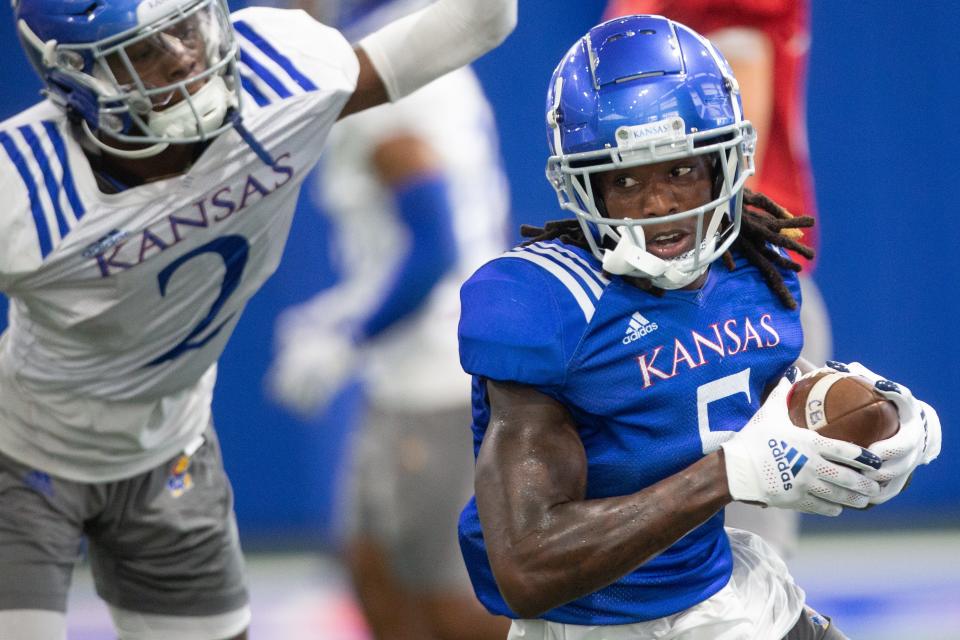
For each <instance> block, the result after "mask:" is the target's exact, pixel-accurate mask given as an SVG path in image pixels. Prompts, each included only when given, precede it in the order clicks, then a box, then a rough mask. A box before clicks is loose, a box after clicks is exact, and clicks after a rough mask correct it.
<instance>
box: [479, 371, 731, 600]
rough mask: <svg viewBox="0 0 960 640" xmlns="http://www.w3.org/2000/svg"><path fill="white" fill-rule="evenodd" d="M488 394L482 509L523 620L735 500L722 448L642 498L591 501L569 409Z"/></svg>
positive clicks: (500, 391)
mask: <svg viewBox="0 0 960 640" xmlns="http://www.w3.org/2000/svg"><path fill="white" fill-rule="evenodd" d="M487 391H488V393H489V396H490V406H491V411H492V415H491V420H490V426H489V427H488V430H487V433H486V436H485V437H484V440H483V445H482V447H481V448H480V454H479V457H478V459H477V468H476V496H477V508H478V511H479V514H480V522H481V524H482V526H483V531H484V537H485V539H486V542H487V549H488V552H489V555H490V561H491V564H492V567H493V571H494V574H495V576H496V579H497V584H498V585H499V587H500V590H501V592H502V593H503V596H504V598H505V599H506V601H507V603H508V604H509V605H510V607H511V608H512V609H513V610H514V611H515V612H517V613H518V614H519V615H520V616H521V617H524V618H533V617H536V616H538V615H540V614H541V613H543V612H544V611H547V610H549V609H552V608H554V607H556V606H559V605H561V604H564V603H566V602H569V601H571V600H574V599H576V598H578V597H580V596H583V595H586V594H589V593H592V592H594V591H597V590H598V589H600V588H601V587H604V586H606V585H608V584H610V583H612V582H614V581H615V580H617V579H618V578H620V577H622V576H624V575H626V574H628V573H630V572H631V571H633V570H634V569H636V568H637V567H638V566H639V565H641V564H643V563H644V562H646V561H647V560H649V559H650V558H652V557H654V556H656V555H657V554H659V553H660V552H662V551H663V550H664V549H666V548H668V547H669V546H670V545H672V544H673V543H674V542H676V541H677V540H679V539H680V538H681V537H683V536H684V535H685V534H686V533H687V532H689V531H690V530H692V529H694V528H695V527H697V526H698V525H700V524H702V523H703V522H704V521H706V520H707V519H708V518H709V517H710V516H712V515H713V514H714V513H716V512H717V511H719V510H720V509H722V508H723V507H724V506H725V505H726V504H728V503H729V502H730V501H731V497H730V493H729V492H728V490H727V481H726V472H725V470H724V464H723V459H722V454H721V453H720V452H714V453H711V454H710V455H707V456H705V457H704V458H702V459H701V460H699V461H698V462H696V463H694V464H693V465H691V466H690V467H688V468H686V469H684V470H682V471H680V472H679V473H676V474H674V475H672V476H670V477H668V478H666V479H664V480H662V481H661V482H658V483H656V484H654V485H652V486H650V487H648V488H646V489H644V490H642V491H640V492H637V493H633V494H630V495H625V496H616V497H610V498H604V499H596V500H587V499H586V498H585V492H586V485H587V463H586V454H585V452H584V448H583V444H582V443H581V441H580V437H579V435H578V434H577V428H576V426H575V425H574V423H573V420H572V418H571V417H570V414H569V412H568V411H567V410H566V409H565V408H564V407H563V405H561V404H560V403H558V402H557V401H556V400H553V399H552V398H550V397H548V396H546V395H544V394H542V393H540V392H538V391H536V390H534V389H533V388H531V387H528V386H524V385H517V384H508V383H502V382H494V381H489V380H488V381H487Z"/></svg>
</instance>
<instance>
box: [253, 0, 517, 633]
mask: <svg viewBox="0 0 960 640" xmlns="http://www.w3.org/2000/svg"><path fill="white" fill-rule="evenodd" d="M423 4H427V3H426V2H423V1H421V2H417V3H410V2H399V3H398V2H366V3H362V2H348V1H342V2H329V3H326V5H322V6H316V7H313V8H312V11H313V12H314V13H316V12H317V11H318V10H320V9H327V16H326V17H327V19H331V18H332V20H334V21H335V22H333V23H334V24H338V26H340V28H341V29H342V30H343V31H344V33H345V34H347V35H348V37H351V38H360V37H363V36H364V35H366V33H368V32H369V31H370V30H371V29H375V28H376V27H377V26H378V25H379V23H380V21H382V20H384V19H386V18H387V17H392V16H393V15H394V14H395V13H396V12H397V11H398V10H404V11H409V10H411V9H412V8H416V6H412V5H423ZM321 15H322V14H321ZM341 22H342V24H341ZM311 190H312V193H313V194H314V195H315V197H316V198H317V200H318V201H319V202H320V203H321V206H320V210H322V211H324V212H326V213H327V214H328V215H329V216H330V218H331V222H332V223H333V227H334V229H335V231H336V233H335V235H334V236H333V237H332V238H331V240H332V243H331V244H332V246H333V250H334V254H335V256H336V257H337V258H338V259H339V264H340V271H341V274H342V277H341V279H340V281H339V283H338V284H337V285H336V286H334V287H333V288H331V289H328V290H327V291H325V292H323V293H322V294H320V295H319V296H317V297H316V298H315V299H314V300H311V301H309V302H308V303H306V304H304V305H301V306H299V307H296V308H293V309H291V310H288V311H286V312H285V313H284V314H283V315H282V317H281V320H280V322H279V323H278V336H277V337H278V345H279V351H278V354H277V360H276V362H275V364H274V367H273V371H272V373H271V375H270V381H271V386H272V388H273V390H274V394H275V396H276V397H277V398H278V399H279V400H280V401H281V402H282V403H284V404H285V405H287V406H289V407H291V408H293V409H295V410H297V411H298V412H300V413H303V414H307V415H311V414H315V413H316V412H317V411H320V410H321V409H322V408H324V407H325V406H326V404H327V402H328V401H329V400H330V398H331V396H332V395H333V394H335V393H336V392H337V391H338V390H340V388H341V386H342V385H343V384H344V382H345V381H346V380H347V379H349V378H352V377H354V376H356V375H357V373H358V372H360V374H361V375H362V378H363V380H364V382H365V385H364V386H365V389H366V394H367V396H368V398H369V407H368V415H367V416H366V418H365V420H364V423H363V424H362V425H361V427H360V429H359V431H358V432H357V433H356V434H355V436H356V437H355V438H354V445H353V462H352V467H351V470H350V474H349V475H350V477H349V486H350V492H349V497H348V499H347V500H346V501H345V503H346V504H345V506H346V508H347V509H348V515H347V523H346V544H345V548H344V559H345V561H346V563H347V565H348V567H349V568H350V571H351V574H352V578H353V583H354V586H355V589H356V592H357V594H358V597H359V600H360V603H361V606H362V608H363V611H364V613H365V615H366V618H367V620H368V622H369V625H370V627H371V629H372V631H373V634H374V637H376V638H379V639H381V640H383V639H391V638H397V639H400V638H410V639H423V640H429V639H430V638H440V639H443V640H455V639H477V640H482V639H493V638H500V639H502V638H503V637H505V636H506V632H507V627H508V621H507V620H506V619H504V618H501V617H497V618H495V617H493V616H491V615H490V614H488V613H487V612H486V611H485V610H484V609H483V607H482V606H481V605H480V603H479V602H478V601H477V599H476V597H475V596H474V594H473V590H472V589H471V587H470V581H469V578H468V577H467V573H466V569H465V567H464V566H463V560H462V558H461V556H460V550H459V547H458V545H457V534H456V522H457V514H458V513H459V511H460V509H461V508H462V507H463V504H464V503H465V502H466V501H467V500H468V499H469V497H470V494H471V493H472V481H473V473H472V470H473V454H472V450H471V446H470V438H469V436H468V435H467V433H466V432H465V431H464V426H465V425H467V424H469V423H470V380H469V377H468V376H466V375H465V374H464V373H463V371H462V370H461V369H460V364H459V360H458V358H457V342H456V335H457V334H456V332H457V318H458V317H459V300H458V291H459V288H460V285H461V284H462V282H463V281H464V280H465V279H466V278H467V276H469V275H470V273H471V272H472V271H473V270H474V269H476V268H477V267H478V266H479V265H480V264H482V263H483V261H485V260H487V259H489V258H490V257H492V256H494V255H496V254H498V253H499V252H501V251H503V249H504V248H505V247H506V226H505V222H506V217H507V208H508V194H507V188H506V180H505V176H504V175H503V172H502V168H501V162H500V158H499V151H498V143H497V134H496V129H495V124H494V121H493V114H492V112H491V110H490V106H489V104H488V103H487V100H486V97H485V96H484V94H483V92H482V90H481V87H480V84H479V82H478V80H477V78H476V77H475V76H474V74H473V72H472V71H471V70H470V69H469V68H464V69H460V70H457V71H455V72H453V73H450V74H448V75H446V76H444V77H442V78H440V79H439V80H436V81H435V82H432V83H431V84H429V85H427V86H426V87H424V88H422V89H420V90H418V91H416V92H414V93H413V94H411V95H410V96H408V97H406V98H404V99H403V100H401V101H399V102H396V103H394V104H390V105H383V106H381V107H377V108H375V109H371V110H368V111H367V112H365V113H363V114H360V115H358V116H355V117H352V118H349V119H347V120H345V121H343V122H341V123H339V124H338V125H337V126H336V127H334V128H333V131H332V132H331V135H330V138H329V140H328V142H327V151H326V154H325V157H324V159H323V160H322V161H321V164H320V167H319V171H318V172H317V173H316V174H315V181H314V184H313V186H312V189H311Z"/></svg>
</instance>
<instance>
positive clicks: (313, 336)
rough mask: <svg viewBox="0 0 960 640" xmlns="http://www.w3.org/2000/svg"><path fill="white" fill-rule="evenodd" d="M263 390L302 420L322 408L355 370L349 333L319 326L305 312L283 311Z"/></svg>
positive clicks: (354, 347) (357, 358)
mask: <svg viewBox="0 0 960 640" xmlns="http://www.w3.org/2000/svg"><path fill="white" fill-rule="evenodd" d="M277 326H278V339H277V354H276V356H275V358H274V361H273V363H272V364H271V366H270V370H269V371H268V372H267V387H268V389H269V392H270V394H271V395H272V396H273V397H274V398H275V399H276V400H277V401H278V402H280V404H282V405H284V406H285V407H287V408H288V409H291V410H293V411H295V412H297V413H299V414H301V415H303V416H305V417H309V416H312V415H314V414H316V413H317V412H319V411H321V410H323V409H325V408H326V407H327V405H328V404H329V403H330V401H331V400H332V399H333V397H334V396H335V395H336V393H337V392H338V391H339V390H340V389H341V388H342V387H343V386H344V384H346V383H347V382H348V381H349V379H350V378H351V376H352V375H353V374H354V372H355V371H356V369H357V367H358V364H359V361H360V351H359V349H358V348H357V345H356V344H355V342H354V341H353V339H352V337H351V334H350V331H349V330H347V329H346V328H345V326H344V325H341V326H340V327H336V326H333V327H331V326H329V325H326V326H325V325H324V324H319V323H317V322H316V316H315V314H313V313H309V312H308V309H303V310H300V309H297V308H294V309H291V310H289V311H287V312H285V313H284V314H283V315H282V316H281V318H280V321H279V322H278V323H277Z"/></svg>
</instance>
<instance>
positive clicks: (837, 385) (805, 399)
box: [787, 372, 900, 447]
mask: <svg viewBox="0 0 960 640" xmlns="http://www.w3.org/2000/svg"><path fill="white" fill-rule="evenodd" d="M787 408H788V410H789V415H790V421H791V422H793V424H795V425H797V426H798V427H806V428H807V429H814V430H816V431H818V432H819V433H822V434H823V435H825V436H827V437H828V438H835V439H837V440H846V441H847V442H852V443H854V444H858V445H860V446H861V447H869V446H870V445H872V444H873V443H874V442H877V441H878V440H885V439H887V438H889V437H891V436H892V435H894V434H895V433H897V431H898V430H899V429H900V416H899V414H898V413H897V407H896V405H894V404H893V403H892V402H890V401H889V400H887V399H886V398H884V397H883V396H882V395H881V394H880V392H878V391H877V390H876V389H874V388H873V385H872V384H870V381H869V380H867V379H866V378H862V377H860V376H843V375H840V374H838V373H830V372H821V373H818V374H816V375H814V376H811V377H809V378H801V379H800V380H798V381H797V382H796V383H795V384H794V385H793V387H792V388H791V389H790V393H789V394H788V395H787Z"/></svg>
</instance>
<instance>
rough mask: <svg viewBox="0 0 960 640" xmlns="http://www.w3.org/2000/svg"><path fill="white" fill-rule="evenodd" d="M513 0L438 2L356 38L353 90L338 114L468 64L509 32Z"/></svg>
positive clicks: (393, 97) (399, 95)
mask: <svg viewBox="0 0 960 640" xmlns="http://www.w3.org/2000/svg"><path fill="white" fill-rule="evenodd" d="M516 23H517V0H437V2H435V3H433V4H431V5H429V6H427V7H424V8H423V9H421V10H420V11H417V12H415V13H412V14H410V15H408V16H405V17H403V18H401V19H399V20H397V21H395V22H392V23H390V24H388V25H387V26H385V27H383V28H382V29H380V30H378V31H375V32H374V33H372V34H370V35H369V36H367V37H366V38H364V39H363V40H361V41H360V44H359V45H358V47H357V49H356V51H357V58H358V59H359V61H360V75H359V77H358V79H357V89H356V91H354V93H353V95H352V96H351V97H350V100H349V101H348V102H347V104H346V106H345V107H344V108H343V111H342V112H341V114H340V117H343V116H346V115H349V114H351V113H355V112H357V111H362V110H364V109H368V108H370V107H374V106H376V105H378V104H381V103H383V102H386V101H387V100H398V99H400V98H402V97H403V96H405V95H408V94H410V93H412V92H413V91H415V90H417V89H419V88H420V87H422V86H423V85H425V84H427V83H428V82H431V81H432V80H436V79H437V78H439V77H440V76H442V75H444V74H447V73H449V72H451V71H453V70H454V69H457V68H459V67H462V66H463V65H465V64H469V63H470V62H473V61H474V60H476V59H477V58H479V57H480V56H481V55H483V54H484V53H486V52H487V51H490V50H491V49H493V48H494V47H495V46H497V45H498V44H500V43H501V42H503V40H504V39H505V38H506V37H507V36H508V35H509V34H510V32H511V31H513V28H514V26H515V25H516Z"/></svg>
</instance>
